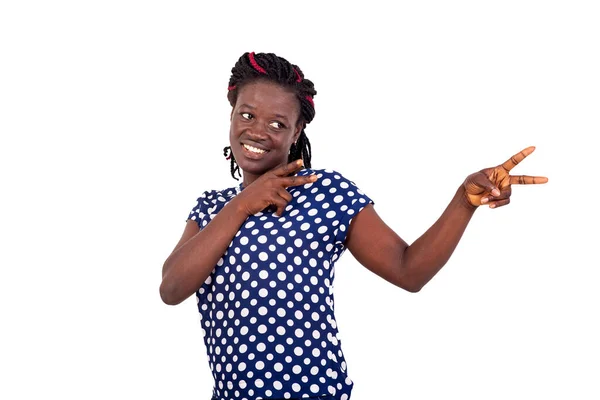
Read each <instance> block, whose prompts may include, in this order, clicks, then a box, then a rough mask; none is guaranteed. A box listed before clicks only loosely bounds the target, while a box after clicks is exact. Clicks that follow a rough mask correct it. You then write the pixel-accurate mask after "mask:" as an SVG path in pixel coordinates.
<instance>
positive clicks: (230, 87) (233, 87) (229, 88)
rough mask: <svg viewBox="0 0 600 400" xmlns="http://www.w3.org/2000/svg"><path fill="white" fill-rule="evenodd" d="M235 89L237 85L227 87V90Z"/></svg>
mask: <svg viewBox="0 0 600 400" xmlns="http://www.w3.org/2000/svg"><path fill="white" fill-rule="evenodd" d="M233 89H235V85H233V86H228V87H227V90H233Z"/></svg>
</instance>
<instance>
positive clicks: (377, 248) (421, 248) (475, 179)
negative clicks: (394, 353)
mask: <svg viewBox="0 0 600 400" xmlns="http://www.w3.org/2000/svg"><path fill="white" fill-rule="evenodd" d="M534 149H535V148H534V147H533V146H532V147H528V148H526V149H524V150H523V151H521V152H519V153H517V154H515V155H514V156H512V157H511V158H510V159H508V160H507V161H506V162H504V163H503V164H501V165H498V166H496V167H493V168H485V169H483V170H481V171H479V172H476V173H474V174H471V175H469V176H468V177H467V179H466V180H465V182H464V183H463V184H462V185H461V186H460V188H459V189H458V190H457V191H456V194H455V195H454V197H453V198H452V200H451V201H450V204H449V205H448V207H447V208H446V210H445V211H444V212H443V213H442V215H441V216H440V218H439V219H438V220H437V221H436V222H435V223H434V224H433V225H432V226H431V228H429V229H428V230H427V231H426V232H425V233H424V234H423V235H422V236H421V237H419V238H418V239H417V240H416V241H415V242H414V243H413V244H411V245H410V246H409V245H408V244H407V243H406V242H405V241H404V240H402V238H400V237H399V236H398V235H397V234H396V233H395V232H394V231H393V230H392V229H390V228H389V227H388V226H387V225H386V224H385V223H384V222H383V221H382V220H381V218H379V216H378V215H377V213H376V212H375V209H374V208H373V206H371V205H369V206H367V207H365V208H364V209H363V210H362V211H361V212H360V213H358V214H357V215H356V216H355V217H354V219H353V220H352V223H351V224H350V227H349V229H348V234H347V236H346V247H347V248H348V249H349V250H350V252H351V253H352V254H353V255H354V257H355V258H356V259H357V260H358V261H359V262H360V263H361V264H362V265H364V266H365V267H366V268H368V269H370V270H371V271H373V272H374V273H376V274H377V275H379V276H381V277H382V278H384V279H386V280H387V281H389V282H391V283H393V284H394V285H396V286H399V287H401V288H403V289H406V290H408V291H410V292H418V291H419V290H421V288H422V287H423V286H424V285H425V284H426V283H427V282H429V281H430V280H431V279H432V278H433V277H434V276H435V274H437V273H438V271H439V270H440V269H441V268H442V267H443V266H444V265H445V264H446V262H447V261H448V260H449V259H450V256H451V255H452V253H453V252H454V249H455V248H456V246H457V245H458V242H459V241H460V238H461V237H462V234H463V233H464V231H465V229H466V227H467V225H468V223H469V221H470V220H471V217H472V216H473V213H474V212H475V210H476V209H477V207H478V206H480V205H482V204H487V205H489V206H490V208H497V207H502V206H504V205H507V204H508V203H509V202H510V195H511V185H514V184H539V183H546V182H548V178H546V177H543V176H525V175H521V176H512V175H510V170H511V169H512V168H514V167H515V166H516V165H517V164H518V163H520V162H521V161H523V159H524V158H525V157H527V156H528V155H529V154H531V153H532V152H533V151H534Z"/></svg>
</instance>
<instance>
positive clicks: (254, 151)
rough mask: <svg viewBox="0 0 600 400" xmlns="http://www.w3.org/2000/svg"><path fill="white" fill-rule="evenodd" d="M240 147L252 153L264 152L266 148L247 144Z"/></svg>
mask: <svg viewBox="0 0 600 400" xmlns="http://www.w3.org/2000/svg"><path fill="white" fill-rule="evenodd" d="M242 147H243V148H244V149H246V150H248V151H249V152H251V153H254V154H265V153H267V150H263V149H259V148H258V147H254V146H250V145H249V144H244V143H243V144H242Z"/></svg>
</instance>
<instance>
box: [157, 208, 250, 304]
mask: <svg viewBox="0 0 600 400" xmlns="http://www.w3.org/2000/svg"><path fill="white" fill-rule="evenodd" d="M236 199H237V197H234V198H233V199H232V200H231V201H230V202H229V203H228V204H227V205H226V206H225V207H223V209H222V210H221V211H220V212H219V213H218V214H217V215H216V216H215V217H214V218H213V219H212V221H210V223H209V224H207V225H206V226H205V227H204V229H202V230H200V229H199V228H198V224H197V223H196V221H191V220H190V221H188V222H187V223H186V227H185V231H184V233H183V235H182V237H181V240H180V241H179V243H178V244H177V246H176V247H175V250H173V253H171V255H170V256H169V257H168V258H167V260H166V261H165V263H164V265H163V277H162V283H161V285H160V297H161V298H162V300H163V302H165V303H166V304H169V305H176V304H179V303H181V302H182V301H184V300H185V299H187V298H188V297H190V296H191V295H192V294H193V293H195V292H196V290H198V288H199V287H200V286H202V284H203V283H204V281H205V280H206V278H208V276H209V275H210V274H211V272H212V270H213V269H214V268H215V265H217V262H218V261H219V259H220V258H221V257H222V256H223V254H224V253H225V250H227V247H229V244H230V243H231V241H232V240H233V238H234V236H235V234H236V233H237V231H238V230H239V229H240V227H241V226H242V224H243V223H244V221H246V218H248V214H247V213H246V212H245V211H244V210H243V208H242V207H239V206H238V204H237V203H238V202H237V201H236Z"/></svg>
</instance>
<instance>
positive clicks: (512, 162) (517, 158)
mask: <svg viewBox="0 0 600 400" xmlns="http://www.w3.org/2000/svg"><path fill="white" fill-rule="evenodd" d="M534 150H535V146H529V147H528V148H526V149H524V150H521V151H520V152H518V153H517V154H515V155H514V156H512V157H511V158H509V159H508V160H506V161H505V162H504V164H502V168H504V169H505V170H507V171H510V170H511V169H513V168H514V167H516V166H517V164H518V163H520V162H521V161H523V160H524V159H525V157H527V156H528V155H530V154H531V153H533V151H534Z"/></svg>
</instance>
